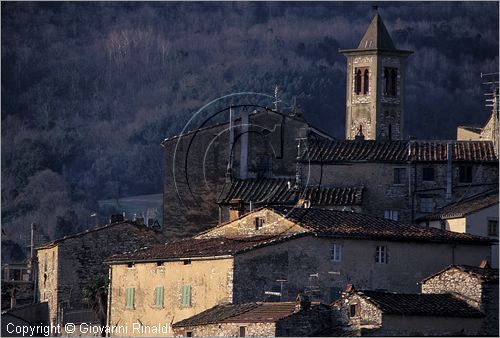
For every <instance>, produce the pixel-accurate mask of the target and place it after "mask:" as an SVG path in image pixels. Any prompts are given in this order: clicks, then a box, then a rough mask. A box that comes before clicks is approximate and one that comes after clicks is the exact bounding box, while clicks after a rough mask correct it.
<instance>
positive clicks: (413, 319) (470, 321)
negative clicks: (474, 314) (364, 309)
mask: <svg viewBox="0 0 500 338" xmlns="http://www.w3.org/2000/svg"><path fill="white" fill-rule="evenodd" d="M481 322H482V320H481V318H458V317H439V316H409V315H405V316H398V315H386V314H384V315H383V316H382V326H381V327H380V329H378V330H375V331H373V332H371V334H370V335H372V336H457V337H460V336H470V335H477V334H478V333H479V332H480V328H481Z"/></svg>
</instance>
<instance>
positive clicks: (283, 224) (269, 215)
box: [196, 209, 306, 238]
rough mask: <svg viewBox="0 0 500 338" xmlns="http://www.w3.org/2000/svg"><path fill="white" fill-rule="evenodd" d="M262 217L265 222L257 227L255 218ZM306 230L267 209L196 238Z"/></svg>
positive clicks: (292, 232)
mask: <svg viewBox="0 0 500 338" xmlns="http://www.w3.org/2000/svg"><path fill="white" fill-rule="evenodd" d="M256 217H258V218H261V219H263V220H264V223H263V225H262V227H261V228H259V229H255V218H256ZM305 231H306V230H305V229H304V228H302V227H301V226H299V225H296V224H295V223H293V222H291V221H289V220H287V219H284V218H283V216H281V215H278V214H276V213H274V212H272V211H269V210H267V209H263V210H260V211H255V212H253V213H252V214H250V215H247V216H243V217H242V218H241V219H239V220H235V221H233V222H229V223H227V224H224V225H221V226H219V227H216V228H214V229H212V230H209V231H207V232H205V233H202V234H199V235H197V236H196V238H212V237H219V236H236V235H237V236H261V235H273V234H280V235H285V234H294V233H301V232H305Z"/></svg>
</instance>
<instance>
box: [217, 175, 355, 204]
mask: <svg viewBox="0 0 500 338" xmlns="http://www.w3.org/2000/svg"><path fill="white" fill-rule="evenodd" d="M289 182H290V183H289ZM293 184H294V179H293V178H288V179H287V178H281V179H276V178H275V179H272V178H262V179H246V180H238V179H236V180H233V181H232V182H231V183H230V184H227V185H226V186H225V187H224V189H223V192H222V196H221V197H220V198H219V201H218V203H219V204H222V205H227V204H229V203H230V202H231V200H233V199H241V200H243V201H245V202H250V201H251V202H252V204H254V205H296V204H297V202H298V201H299V199H301V198H302V199H307V200H310V201H311V203H312V205H317V206H319V205H328V206H333V205H339V206H341V205H360V204H361V203H362V201H363V190H364V188H363V187H323V186H322V187H317V186H309V187H306V188H301V187H299V188H298V189H294V188H293ZM289 186H290V188H289Z"/></svg>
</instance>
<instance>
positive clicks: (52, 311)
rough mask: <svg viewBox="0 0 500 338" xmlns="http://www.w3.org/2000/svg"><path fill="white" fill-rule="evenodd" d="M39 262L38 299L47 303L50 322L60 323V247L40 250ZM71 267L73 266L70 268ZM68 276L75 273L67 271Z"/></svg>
mask: <svg viewBox="0 0 500 338" xmlns="http://www.w3.org/2000/svg"><path fill="white" fill-rule="evenodd" d="M36 260H37V269H36V277H37V292H38V295H37V299H38V300H39V301H41V302H47V304H48V308H49V319H50V322H51V323H53V324H55V323H57V322H58V308H59V306H58V304H59V303H58V290H59V281H58V275H59V271H60V270H59V268H58V265H59V247H58V246H57V245H56V246H53V247H49V248H45V249H39V250H37V253H36ZM70 267H71V266H70ZM67 273H68V274H71V273H74V271H73V272H70V271H67Z"/></svg>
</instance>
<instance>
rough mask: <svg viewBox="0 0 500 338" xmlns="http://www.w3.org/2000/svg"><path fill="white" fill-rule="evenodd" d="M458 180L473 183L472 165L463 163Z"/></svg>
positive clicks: (459, 168)
mask: <svg viewBox="0 0 500 338" xmlns="http://www.w3.org/2000/svg"><path fill="white" fill-rule="evenodd" d="M458 180H459V181H460V183H471V182H472V166H470V165H461V166H460V167H458Z"/></svg>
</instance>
